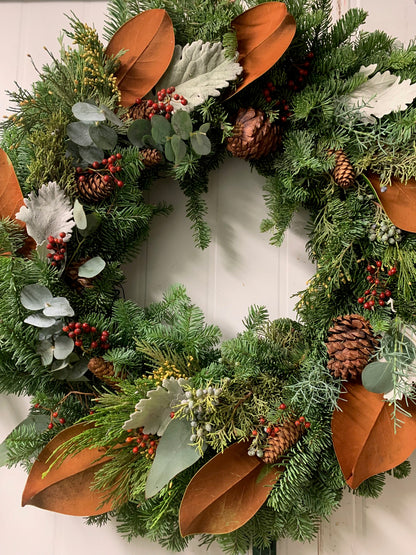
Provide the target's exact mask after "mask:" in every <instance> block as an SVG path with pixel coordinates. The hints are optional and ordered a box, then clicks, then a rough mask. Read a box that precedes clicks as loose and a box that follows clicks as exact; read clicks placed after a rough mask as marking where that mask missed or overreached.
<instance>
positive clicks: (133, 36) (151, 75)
mask: <svg viewBox="0 0 416 555" xmlns="http://www.w3.org/2000/svg"><path fill="white" fill-rule="evenodd" d="M174 48H175V34H174V31H173V25H172V21H171V19H170V17H169V15H168V14H167V12H166V11H165V10H160V9H155V10H147V11H145V12H142V13H140V14H139V15H136V16H135V17H133V18H132V19H130V20H129V21H127V22H126V23H125V24H124V25H122V26H121V27H120V29H119V30H118V31H117V32H116V33H115V35H114V36H113V38H112V39H111V40H110V42H109V44H108V46H107V50H106V55H107V56H116V55H117V54H118V53H119V52H120V51H121V50H127V52H126V53H125V54H123V55H122V56H121V58H120V62H121V65H120V67H119V69H118V71H117V73H116V78H117V85H118V87H119V89H120V92H121V104H122V105H123V106H130V105H131V104H134V102H135V100H136V98H137V97H142V96H145V95H146V94H147V93H148V92H149V91H150V90H151V89H152V87H154V85H156V83H157V82H158V81H159V79H160V78H161V77H162V75H163V74H164V73H165V71H166V70H167V68H168V66H169V63H170V60H171V58H172V55H173V50H174Z"/></svg>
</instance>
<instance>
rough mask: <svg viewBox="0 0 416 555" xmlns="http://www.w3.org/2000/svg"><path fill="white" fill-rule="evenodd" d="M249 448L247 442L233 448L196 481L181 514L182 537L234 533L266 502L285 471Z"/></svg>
mask: <svg viewBox="0 0 416 555" xmlns="http://www.w3.org/2000/svg"><path fill="white" fill-rule="evenodd" d="M247 449H248V443H247V442H242V443H235V444H234V445H231V447H228V448H227V449H226V450H225V451H224V452H223V453H220V454H219V455H216V456H215V457H214V458H213V459H211V460H210V461H209V462H208V463H207V464H206V465H205V466H203V467H202V468H201V469H200V470H199V471H198V472H197V473H196V474H195V476H194V477H193V478H192V480H191V482H190V483H189V485H188V487H187V488H186V491H185V495H184V496H183V499H182V503H181V508H180V512H179V526H180V530H181V534H182V536H188V535H189V534H227V533H228V532H232V531H233V530H236V529H237V528H240V526H242V525H243V524H245V523H246V522H247V521H248V520H249V519H250V518H251V517H252V516H253V515H254V514H256V512H257V511H258V510H259V509H260V507H261V506H262V505H263V503H264V502H265V501H266V499H267V497H268V495H269V493H270V491H271V489H272V487H273V485H274V483H275V482H276V480H277V479H278V477H279V475H280V472H281V471H279V470H278V469H277V468H276V467H266V465H265V463H264V462H263V461H261V460H260V459H258V458H257V457H255V456H254V457H250V456H249V455H248V454H247ZM265 469H266V471H265Z"/></svg>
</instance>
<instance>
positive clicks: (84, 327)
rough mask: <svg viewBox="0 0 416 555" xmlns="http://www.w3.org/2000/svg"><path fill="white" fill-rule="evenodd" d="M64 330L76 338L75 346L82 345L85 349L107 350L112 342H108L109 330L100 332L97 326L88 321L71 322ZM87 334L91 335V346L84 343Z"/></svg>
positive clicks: (89, 339) (69, 335)
mask: <svg viewBox="0 0 416 555" xmlns="http://www.w3.org/2000/svg"><path fill="white" fill-rule="evenodd" d="M62 331H63V332H64V333H67V334H68V337H70V338H71V339H73V340H74V343H75V347H81V348H82V350H84V351H85V350H94V349H98V348H101V349H104V350H107V349H109V348H110V343H109V342H108V339H109V336H110V334H109V332H108V331H102V332H101V334H100V332H97V328H95V327H94V326H90V324H88V322H83V323H81V322H69V324H67V325H66V326H64V327H63V328H62ZM87 336H89V337H88V341H89V346H87V345H85V344H84V341H85V339H86V337H87Z"/></svg>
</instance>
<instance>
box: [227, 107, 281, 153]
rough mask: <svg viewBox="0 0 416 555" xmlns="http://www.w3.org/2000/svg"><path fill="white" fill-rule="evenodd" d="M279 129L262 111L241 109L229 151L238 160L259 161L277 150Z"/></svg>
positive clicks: (228, 146)
mask: <svg viewBox="0 0 416 555" xmlns="http://www.w3.org/2000/svg"><path fill="white" fill-rule="evenodd" d="M278 142H279V136H278V128H277V126H276V125H274V124H272V123H270V120H269V119H267V118H266V115H265V113H264V112H262V111H261V110H255V109H254V108H248V109H245V108H240V110H239V111H238V114H237V119H236V121H235V124H234V129H233V136H232V137H230V138H229V139H228V141H227V150H228V151H229V152H231V154H232V155H233V156H236V157H237V158H245V159H252V160H257V159H259V158H262V157H263V156H266V155H267V154H269V153H270V152H272V151H273V150H276V148H277V145H278Z"/></svg>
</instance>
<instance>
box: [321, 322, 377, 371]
mask: <svg viewBox="0 0 416 555" xmlns="http://www.w3.org/2000/svg"><path fill="white" fill-rule="evenodd" d="M326 347H327V349H328V354H329V362H328V369H329V370H330V371H331V372H332V374H333V375H334V376H335V377H336V378H338V377H341V378H343V379H344V380H348V379H357V378H358V377H359V376H360V374H361V372H362V371H363V370H364V368H365V366H366V365H367V364H368V359H369V358H370V356H371V355H372V354H373V353H374V351H375V350H376V348H377V347H378V339H377V338H376V337H375V336H374V334H373V330H372V328H371V326H370V323H369V321H368V320H366V319H365V318H364V317H363V316H360V315H359V314H347V315H346V316H338V318H336V319H335V320H334V325H333V327H332V328H330V329H329V331H328V340H327V343H326Z"/></svg>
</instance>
